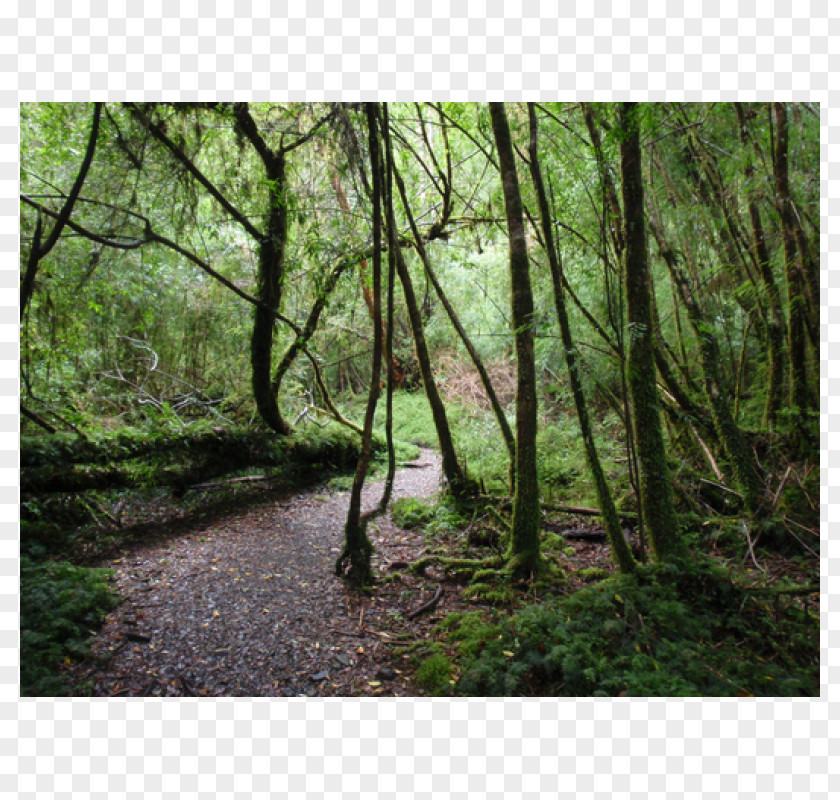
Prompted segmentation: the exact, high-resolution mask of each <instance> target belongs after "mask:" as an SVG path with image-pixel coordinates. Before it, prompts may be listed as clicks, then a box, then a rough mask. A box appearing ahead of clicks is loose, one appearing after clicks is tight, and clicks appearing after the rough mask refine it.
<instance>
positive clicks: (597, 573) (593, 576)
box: [577, 567, 610, 583]
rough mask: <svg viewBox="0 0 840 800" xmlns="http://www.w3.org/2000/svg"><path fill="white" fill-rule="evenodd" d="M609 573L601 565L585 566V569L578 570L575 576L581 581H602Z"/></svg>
mask: <svg viewBox="0 0 840 800" xmlns="http://www.w3.org/2000/svg"><path fill="white" fill-rule="evenodd" d="M609 575H610V573H609V572H607V570H605V569H604V568H603V567H586V569H581V570H578V572H577V577H578V578H580V579H581V580H582V581H586V582H587V583H591V582H592V581H602V580H604V578H608V577H609Z"/></svg>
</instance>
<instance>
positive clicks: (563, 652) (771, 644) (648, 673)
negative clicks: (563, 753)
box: [421, 561, 819, 696]
mask: <svg viewBox="0 0 840 800" xmlns="http://www.w3.org/2000/svg"><path fill="white" fill-rule="evenodd" d="M438 632H439V634H440V635H441V636H442V637H443V641H444V642H446V644H447V650H448V656H447V658H448V659H449V660H450V663H449V665H448V669H449V671H451V672H452V674H453V675H455V676H457V680H455V681H454V685H450V686H449V687H447V686H444V685H443V683H442V682H440V681H436V682H434V688H433V691H432V693H453V694H459V695H468V696H485V695H489V696H504V695H513V696H619V695H633V696H692V695H695V696H759V695H764V696H802V695H804V696H815V695H817V694H818V693H819V686H818V678H819V622H818V619H817V617H816V614H814V613H813V612H811V611H809V610H807V609H806V608H804V607H803V606H802V605H801V604H800V603H799V602H798V601H796V600H795V599H789V598H786V599H785V600H784V604H780V603H778V602H777V603H775V604H772V605H768V604H767V603H766V602H764V601H763V600H762V599H760V598H759V597H756V596H752V595H750V594H749V593H745V592H743V591H742V590H740V589H738V588H737V587H736V586H734V585H733V584H732V583H731V582H730V581H729V579H728V578H727V576H726V575H725V574H724V573H722V572H721V571H720V568H718V567H716V566H714V565H713V564H712V563H711V562H706V561H702V562H700V563H694V564H681V565H680V566H679V567H677V566H673V565H672V566H644V567H640V568H639V570H638V574H637V575H636V576H634V577H629V576H622V575H615V576H613V577H610V578H608V579H606V580H604V581H601V582H600V583H597V584H595V585H592V586H587V587H585V588H583V589H580V590H578V591H577V592H575V593H574V594H571V595H568V596H565V597H560V598H554V599H551V600H548V601H545V602H542V603H538V604H533V605H530V606H527V607H525V608H522V609H521V610H519V611H517V612H515V613H513V614H511V615H509V616H502V615H500V614H499V613H498V611H495V612H493V613H492V615H491V617H490V618H488V617H487V614H486V612H482V611H476V612H470V613H466V614H451V615H449V616H448V617H447V618H445V619H444V620H443V621H442V622H441V623H440V625H439V631H438ZM432 655H433V656H434V657H435V658H436V661H435V665H434V670H433V673H434V674H435V675H442V674H443V672H444V671H445V669H444V664H443V662H442V661H441V651H439V650H438V651H437V652H434V653H433V654H432ZM422 666H423V664H421V667H422ZM425 669H427V670H431V668H429V667H426V668H425ZM421 685H422V684H421Z"/></svg>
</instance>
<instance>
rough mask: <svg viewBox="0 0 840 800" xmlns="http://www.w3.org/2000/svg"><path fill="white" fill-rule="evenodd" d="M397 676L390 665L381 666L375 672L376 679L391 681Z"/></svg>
mask: <svg viewBox="0 0 840 800" xmlns="http://www.w3.org/2000/svg"><path fill="white" fill-rule="evenodd" d="M396 677H397V673H396V672H394V670H392V669H391V668H390V667H381V668H380V669H379V671H378V672H377V673H376V680H378V681H392V680H394V678H396Z"/></svg>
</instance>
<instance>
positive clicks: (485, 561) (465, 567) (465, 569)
mask: <svg viewBox="0 0 840 800" xmlns="http://www.w3.org/2000/svg"><path fill="white" fill-rule="evenodd" d="M433 564H438V565H439V566H442V567H445V568H447V569H451V570H453V571H455V572H457V573H458V574H460V575H470V574H472V573H474V572H475V571H476V570H479V569H486V568H487V567H501V566H502V565H503V564H504V559H503V558H501V557H500V556H491V557H489V558H450V557H448V556H439V555H430V556H424V557H423V558H420V559H417V561H414V562H412V563H411V564H409V565H408V571H409V572H413V573H414V574H415V575H425V574H426V570H427V569H428V568H429V567H431V566H432V565H433Z"/></svg>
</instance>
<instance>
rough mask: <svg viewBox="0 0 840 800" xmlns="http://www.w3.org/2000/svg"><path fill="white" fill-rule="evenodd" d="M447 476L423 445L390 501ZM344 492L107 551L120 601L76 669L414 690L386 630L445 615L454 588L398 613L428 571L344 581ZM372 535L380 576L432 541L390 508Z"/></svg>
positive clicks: (134, 680) (320, 493)
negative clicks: (353, 587)
mask: <svg viewBox="0 0 840 800" xmlns="http://www.w3.org/2000/svg"><path fill="white" fill-rule="evenodd" d="M440 474H441V473H440V456H439V454H438V453H436V452H434V451H432V450H421V454H420V457H419V459H418V460H417V461H416V462H413V464H412V465H411V467H407V468H405V467H404V468H402V469H399V470H398V471H397V475H396V480H395V484H394V493H393V499H394V500H395V499H397V498H400V497H417V498H428V497H432V496H434V495H435V494H436V493H437V492H438V491H439V489H440ZM381 493H382V483H381V482H374V483H370V484H368V485H367V486H366V487H365V490H364V494H363V509H367V508H371V507H373V506H374V505H375V504H376V503H377V502H378V500H379V498H380V497H381ZM348 503H349V492H330V493H325V490H324V489H323V488H320V489H319V488H316V489H312V490H309V491H305V492H303V493H296V494H294V495H291V496H287V497H285V498H283V499H282V500H279V501H275V502H270V503H266V504H264V505H261V506H257V507H254V508H251V509H249V510H248V511H247V512H246V513H244V514H231V515H229V516H226V517H224V518H222V519H218V520H215V521H214V522H213V523H212V524H210V523H208V524H206V525H203V526H202V525H199V526H196V527H195V528H194V529H192V530H190V531H189V532H187V533H184V534H182V535H178V536H175V537H173V538H171V539H168V540H166V541H163V542H161V541H156V542H152V543H150V544H149V545H148V546H141V547H140V548H137V549H133V550H132V551H131V552H130V553H128V554H125V555H123V556H122V557H120V558H118V559H116V560H113V561H111V562H109V563H108V564H107V566H109V567H111V568H112V569H113V570H114V572H115V576H116V588H117V591H118V592H119V593H120V594H121V595H122V596H123V597H125V598H126V599H125V602H124V603H123V604H122V605H121V606H120V607H119V608H117V609H116V610H115V611H114V612H112V613H111V614H110V615H109V617H108V618H107V620H106V622H105V625H104V626H103V628H102V631H101V632H100V634H99V635H98V636H97V638H96V639H95V641H94V644H93V654H94V659H93V660H89V661H87V662H85V664H83V665H82V666H81V668H79V669H77V670H75V671H74V675H73V677H74V678H76V679H79V678H85V679H86V680H88V681H91V682H92V687H93V688H92V691H93V693H94V694H95V695H98V696H103V695H104V696H115V695H118V696H144V695H151V696H160V695H169V696H173V695H180V696H184V695H197V696H276V695H280V696H297V695H308V696H316V695H322V696H329V695H359V694H386V695H404V694H410V693H411V689H410V687H409V686H408V683H407V680H406V679H405V678H404V677H403V676H402V675H401V674H400V673H399V672H396V673H395V672H394V671H393V670H392V669H390V667H389V666H388V665H389V664H390V658H389V654H388V642H389V641H391V640H392V639H393V638H394V637H395V636H396V635H397V634H398V633H399V632H404V631H405V630H406V629H412V628H413V629H415V632H416V628H417V627H418V626H424V625H428V624H430V622H431V621H432V620H433V619H435V618H439V617H440V616H441V614H442V613H445V610H444V607H445V606H446V598H447V597H448V596H449V595H444V599H443V600H442V601H441V603H440V604H439V606H438V610H437V611H436V613H435V614H434V615H427V616H424V617H422V618H420V619H418V620H416V621H415V622H412V623H409V622H407V621H406V620H404V619H403V618H402V614H405V613H406V612H407V611H409V610H411V609H413V608H415V607H417V606H419V605H420V604H422V603H423V602H424V601H425V600H427V599H429V598H430V597H431V596H432V593H433V591H434V589H435V588H436V587H437V581H435V580H434V579H432V578H415V577H413V576H402V575H401V576H399V579H398V580H395V581H393V582H389V583H387V584H380V585H379V587H378V588H377V591H376V592H375V593H374V594H373V595H372V596H364V595H361V594H359V593H354V592H351V591H349V590H348V589H347V587H346V586H345V584H344V583H343V582H342V581H341V580H340V579H339V578H337V577H336V576H335V574H334V563H335V559H336V557H337V556H338V554H339V552H340V548H341V545H342V541H343V530H344V521H345V518H346V514H347V507H348ZM368 534H369V536H370V538H371V540H372V542H373V544H374V547H375V550H376V552H375V555H374V571H375V573H376V574H384V573H385V571H386V570H387V564H388V563H390V562H392V561H396V560H411V559H413V558H416V557H417V556H418V555H419V554H420V553H421V552H422V550H423V548H424V547H425V542H424V539H423V534H422V532H418V531H404V530H402V529H399V528H397V527H396V526H395V525H394V523H393V522H392V521H391V519H390V513H387V514H385V515H382V516H380V517H378V518H376V519H375V520H373V521H372V522H371V523H370V525H369V528H368ZM451 599H452V600H453V602H454V601H455V598H454V597H452V598H451ZM389 628H390V630H391V633H389V632H388V630H386V629H389ZM91 664H95V666H93V667H91Z"/></svg>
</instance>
